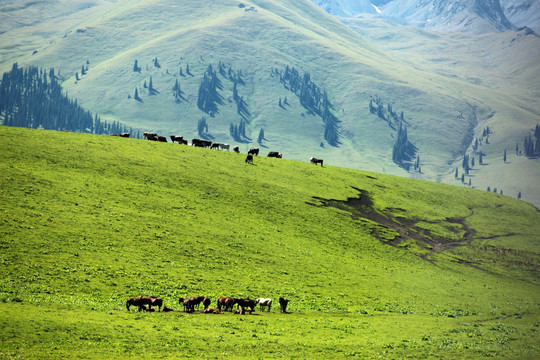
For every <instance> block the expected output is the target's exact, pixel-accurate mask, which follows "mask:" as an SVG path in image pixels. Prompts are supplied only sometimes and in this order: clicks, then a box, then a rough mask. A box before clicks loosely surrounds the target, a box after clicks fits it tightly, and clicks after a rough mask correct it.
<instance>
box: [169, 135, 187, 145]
mask: <svg viewBox="0 0 540 360" xmlns="http://www.w3.org/2000/svg"><path fill="white" fill-rule="evenodd" d="M169 137H170V138H171V141H172V142H173V143H175V142H178V143H179V144H181V143H182V141H183V140H184V137H183V136H176V135H169Z"/></svg>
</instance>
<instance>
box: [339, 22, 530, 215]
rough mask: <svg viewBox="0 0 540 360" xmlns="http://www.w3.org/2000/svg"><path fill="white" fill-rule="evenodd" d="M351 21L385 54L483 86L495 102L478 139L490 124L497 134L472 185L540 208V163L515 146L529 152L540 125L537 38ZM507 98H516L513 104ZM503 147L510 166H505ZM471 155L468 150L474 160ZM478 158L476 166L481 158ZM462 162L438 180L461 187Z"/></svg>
mask: <svg viewBox="0 0 540 360" xmlns="http://www.w3.org/2000/svg"><path fill="white" fill-rule="evenodd" d="M346 22H347V23H348V24H349V25H350V26H351V27H352V28H353V29H354V30H356V31H358V32H359V33H360V34H362V35H363V36H364V37H366V38H367V39H369V40H371V41H373V42H374V43H375V44H376V45H377V46H379V47H380V48H381V49H383V50H384V51H385V52H386V53H388V54H390V55H393V56H396V57H399V58H400V59H403V61H405V62H407V63H409V64H411V65H413V66H416V67H418V68H421V69H423V70H424V71H426V72H429V73H437V74H440V75H442V76H446V77H448V78H459V79H460V80H462V81H465V82H469V83H471V84H477V85H479V88H478V90H477V91H476V93H475V94H473V98H478V99H479V101H480V102H482V103H484V104H489V107H490V109H489V111H488V113H485V114H483V115H482V114H480V113H479V114H478V115H479V116H478V125H477V126H476V128H475V129H474V134H475V136H477V137H480V136H481V134H482V131H483V130H484V129H485V128H486V127H487V126H489V127H490V129H492V130H493V131H494V134H493V135H492V136H491V137H490V144H485V143H484V144H483V145H482V146H481V147H480V150H481V151H483V152H484V153H485V154H486V157H485V158H484V159H485V160H486V161H485V162H486V166H478V165H477V166H476V167H475V169H474V170H473V171H472V172H471V177H470V178H471V180H472V186H473V187H474V188H477V189H482V190H485V189H486V188H487V187H488V186H489V187H490V188H492V189H493V188H497V189H499V190H501V189H503V190H504V193H505V194H507V195H509V196H512V197H517V194H518V193H519V192H522V198H523V199H524V200H526V201H528V202H531V203H533V204H535V205H536V206H538V204H539V201H540V192H539V191H538V185H537V183H538V179H540V166H539V162H538V160H534V161H531V160H527V159H525V158H524V157H521V156H515V147H516V143H517V144H518V145H519V148H520V149H521V150H523V140H524V139H525V137H526V136H527V135H528V134H529V133H530V132H531V131H532V130H533V129H534V126H535V125H536V124H537V123H538V122H539V121H540V108H538V106H537V104H538V98H539V96H540V93H539V90H540V88H539V87H538V76H537V74H539V73H540V64H539V63H538V61H537V59H538V57H539V56H540V38H539V37H538V35H536V34H527V33H526V32H525V31H519V32H513V31H508V32H505V33H499V34H486V35H483V36H470V35H466V34H461V33H431V32H426V31H425V30H422V29H419V28H416V27H408V26H398V25H394V24H390V23H388V22H386V21H383V20H381V19H378V18H373V17H366V18H361V19H349V20H347V21H346ZM482 88H483V89H482ZM481 97H483V100H480V98H481ZM509 99H512V100H511V101H510V102H508V100H509ZM471 105H472V104H471ZM505 149H506V150H507V154H508V160H507V163H504V162H503V153H504V150H505ZM471 150H472V149H471V148H469V149H468V153H469V154H471ZM471 156H473V155H472V154H471ZM476 160H477V163H478V158H476ZM461 161H462V154H457V157H456V161H455V162H453V163H452V164H451V165H450V167H449V168H448V170H447V172H446V173H445V174H440V176H439V180H440V181H443V182H445V183H449V184H453V185H460V183H461V181H460V180H454V171H453V170H454V169H455V168H456V167H458V168H459V169H460V173H461ZM466 183H468V178H467V179H466Z"/></svg>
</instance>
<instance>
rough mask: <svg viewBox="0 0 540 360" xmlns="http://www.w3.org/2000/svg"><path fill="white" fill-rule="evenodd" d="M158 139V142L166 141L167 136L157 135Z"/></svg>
mask: <svg viewBox="0 0 540 360" xmlns="http://www.w3.org/2000/svg"><path fill="white" fill-rule="evenodd" d="M158 141H159V142H167V138H166V137H165V136H161V135H158Z"/></svg>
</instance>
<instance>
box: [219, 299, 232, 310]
mask: <svg viewBox="0 0 540 360" xmlns="http://www.w3.org/2000/svg"><path fill="white" fill-rule="evenodd" d="M235 303H236V299H235V298H232V297H220V298H219V299H218V300H217V307H218V310H219V311H221V309H222V308H223V310H224V311H232V308H233V306H234V304H235Z"/></svg>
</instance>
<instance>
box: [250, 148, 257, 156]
mask: <svg viewBox="0 0 540 360" xmlns="http://www.w3.org/2000/svg"><path fill="white" fill-rule="evenodd" d="M248 155H255V156H257V155H259V148H251V149H249V151H248Z"/></svg>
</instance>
